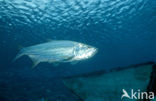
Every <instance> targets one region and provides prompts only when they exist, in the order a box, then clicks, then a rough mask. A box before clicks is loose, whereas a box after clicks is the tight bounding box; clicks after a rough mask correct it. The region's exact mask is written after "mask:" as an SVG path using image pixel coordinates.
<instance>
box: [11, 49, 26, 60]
mask: <svg viewBox="0 0 156 101" xmlns="http://www.w3.org/2000/svg"><path fill="white" fill-rule="evenodd" d="M23 55H24V52H23V49H22V50H21V51H20V52H19V53H18V54H17V55H16V57H15V58H14V59H13V60H12V62H15V61H16V60H17V59H18V58H20V57H21V56H23Z"/></svg>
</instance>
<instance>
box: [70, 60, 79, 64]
mask: <svg viewBox="0 0 156 101" xmlns="http://www.w3.org/2000/svg"><path fill="white" fill-rule="evenodd" d="M78 63H79V62H78V61H73V62H71V63H70V64H71V65H76V64H78Z"/></svg>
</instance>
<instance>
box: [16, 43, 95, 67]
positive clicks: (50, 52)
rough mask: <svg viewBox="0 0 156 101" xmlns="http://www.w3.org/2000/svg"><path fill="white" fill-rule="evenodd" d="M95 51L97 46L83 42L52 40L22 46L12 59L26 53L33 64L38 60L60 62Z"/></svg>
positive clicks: (86, 57) (90, 54) (75, 59)
mask: <svg viewBox="0 0 156 101" xmlns="http://www.w3.org/2000/svg"><path fill="white" fill-rule="evenodd" d="M96 52H97V48H95V47H93V46H90V45H86V44H83V43H79V42H75V41H68V40H54V41H50V42H47V43H42V44H38V45H34V46H30V47H26V48H23V49H22V50H21V51H20V52H19V53H18V54H17V56H16V57H15V59H14V60H16V59H18V58H20V57H21V56H23V55H27V56H29V57H30V58H31V60H32V61H33V63H34V64H33V66H32V67H35V66H37V64H39V63H40V62H49V63H61V62H73V61H80V60H84V59H88V58H91V57H92V56H94V54H95V53H96Z"/></svg>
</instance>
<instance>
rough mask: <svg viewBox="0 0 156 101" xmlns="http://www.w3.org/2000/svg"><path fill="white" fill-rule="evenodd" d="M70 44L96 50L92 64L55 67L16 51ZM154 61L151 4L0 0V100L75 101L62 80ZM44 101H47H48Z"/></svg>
mask: <svg viewBox="0 0 156 101" xmlns="http://www.w3.org/2000/svg"><path fill="white" fill-rule="evenodd" d="M47 40H72V41H77V42H82V43H85V44H88V45H92V46H95V47H97V48H98V53H97V54H96V55H95V56H94V57H93V58H91V59H88V60H85V61H82V62H80V63H78V64H76V65H71V64H68V63H65V64H60V65H59V66H57V67H55V66H53V65H52V64H48V63H40V64H39V65H38V66H37V67H36V68H35V69H31V68H30V67H31V65H32V62H31V60H30V59H29V58H28V57H22V58H21V59H19V60H17V61H16V62H12V60H13V59H14V57H15V56H16V54H17V53H18V52H19V47H27V46H31V45H35V44H40V43H44V42H47ZM155 61H156V1H155V0H0V101H42V99H43V98H47V99H50V101H79V99H77V97H76V96H74V95H72V93H71V92H70V91H69V90H68V89H67V88H66V87H65V86H64V85H63V83H62V81H61V78H62V77H68V76H73V75H79V74H83V73H89V72H93V71H99V70H108V71H109V70H111V69H112V68H117V67H123V68H124V67H125V66H129V65H133V64H140V63H145V62H155ZM48 101H49V100H48Z"/></svg>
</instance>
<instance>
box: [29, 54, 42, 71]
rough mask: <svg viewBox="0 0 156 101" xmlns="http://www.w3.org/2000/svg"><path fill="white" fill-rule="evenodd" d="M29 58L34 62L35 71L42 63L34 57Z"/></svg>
mask: <svg viewBox="0 0 156 101" xmlns="http://www.w3.org/2000/svg"><path fill="white" fill-rule="evenodd" d="M29 57H30V58H31V60H32V62H33V65H32V67H31V68H32V69H33V68H34V67H36V66H37V65H38V64H39V63H40V61H39V60H38V59H37V58H36V56H34V55H29Z"/></svg>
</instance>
